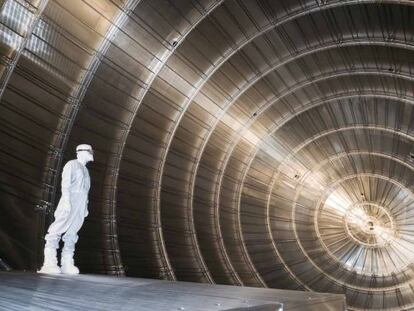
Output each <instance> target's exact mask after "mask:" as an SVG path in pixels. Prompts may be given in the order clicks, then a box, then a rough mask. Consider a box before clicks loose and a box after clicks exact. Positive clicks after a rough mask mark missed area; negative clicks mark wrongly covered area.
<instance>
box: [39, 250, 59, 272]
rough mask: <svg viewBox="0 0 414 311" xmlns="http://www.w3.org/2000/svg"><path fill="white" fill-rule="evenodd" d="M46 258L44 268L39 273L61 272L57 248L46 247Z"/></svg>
mask: <svg viewBox="0 0 414 311" xmlns="http://www.w3.org/2000/svg"><path fill="white" fill-rule="evenodd" d="M44 253H45V260H44V262H43V266H42V268H41V269H40V270H39V271H37V272H38V273H46V274H60V273H61V270H60V268H59V266H58V264H57V257H56V250H55V249H51V248H45V251H44Z"/></svg>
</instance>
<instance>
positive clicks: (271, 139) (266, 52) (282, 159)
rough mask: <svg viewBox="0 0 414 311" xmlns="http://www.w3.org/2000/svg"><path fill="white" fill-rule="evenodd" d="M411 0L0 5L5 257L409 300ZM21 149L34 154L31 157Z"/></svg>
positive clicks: (413, 170) (377, 301)
mask: <svg viewBox="0 0 414 311" xmlns="http://www.w3.org/2000/svg"><path fill="white" fill-rule="evenodd" d="M413 20H414V6H413V2H412V1H393V0H389V1H374V0H366V1H364V0H361V1H354V0H350V1H342V0H341V1H340V0H328V1H319V0H302V1H299V0H292V1H290V0H289V1H287V0H286V1H285V0H280V1H273V0H252V1H250V0H242V1H236V0H224V1H219V0H197V1H196V0H194V1H193V0H182V1H181V0H180V1H173V0H167V1H165V0H71V1H64V0H49V1H41V0H3V1H0V99H1V103H0V163H1V164H0V184H1V187H0V200H1V201H0V206H1V207H0V209H1V213H2V217H0V260H2V262H3V261H4V262H5V263H7V266H11V267H12V268H14V269H16V270H20V269H30V270H35V269H37V268H38V267H39V266H40V263H41V262H42V252H41V250H42V249H43V236H44V230H45V229H46V227H47V225H48V223H50V221H51V217H52V214H53V211H54V209H55V207H56V204H57V202H56V201H57V200H56V198H58V197H59V191H60V190H59V187H58V185H59V181H60V180H59V178H60V173H61V169H62V163H64V162H65V161H67V160H68V159H71V158H72V157H73V156H74V154H73V153H72V152H71V150H73V149H74V147H75V146H76V145H78V144H79V143H82V142H83V141H88V142H90V144H91V145H93V146H94V151H95V153H94V157H95V162H94V163H93V165H91V166H90V167H89V170H90V174H91V180H92V181H93V183H92V188H91V192H90V198H89V202H90V214H89V216H88V218H87V220H86V222H85V225H84V227H83V229H82V231H81V232H80V241H79V252H78V254H77V258H76V262H77V263H78V264H79V266H80V269H81V271H85V272H89V273H104V274H111V275H127V276H138V277H148V278H158V279H166V280H179V281H191V282H204V283H218V284H226V285H244V286H256V287H269V288H283V289H300V290H309V291H318V292H330V293H343V294H345V295H346V297H347V304H348V308H349V310H367V309H368V310H407V309H410V308H413V307H414V287H413V286H412V284H413V281H414V251H413V250H412V249H413V243H414V239H413V236H414V225H413V217H414V193H413V190H414V188H413V182H414V149H413V147H412V145H413V141H414V134H413V133H414V109H413V103H414V93H413V88H412V84H413V71H414V69H413V66H414V64H413V61H412V60H413V59H414V58H413V56H414V48H413V47H414V45H413V42H414V41H413V40H414V30H413V29H414V27H413V22H412V21H413ZM28 155H30V156H28Z"/></svg>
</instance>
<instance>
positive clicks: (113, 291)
mask: <svg viewBox="0 0 414 311" xmlns="http://www.w3.org/2000/svg"><path fill="white" fill-rule="evenodd" d="M0 310H2V311H3V310H7V311H22V310H31V311H32V310H36V311H37V310H71V311H77V310H99V311H102V310H115V311H130V310H134V311H135V310H148V311H149V310H151V311H161V310H162V311H164V310H183V311H187V310H188V311H190V310H200V311H204V310H262V311H282V310H304V311H305V310H309V311H310V310H315V311H316V310H318V311H325V310H335V311H337V310H338V311H339V310H346V308H345V297H344V296H343V295H333V294H320V293H310V292H299V291H287V290H277V289H266V288H253V287H238V286H226V285H211V284H199V283H189V282H169V281H161V280H151V279H140V278H130V277H114V276H104V275H88V274H81V275H76V276H67V275H56V276H52V275H45V274H36V273H28V272H0Z"/></svg>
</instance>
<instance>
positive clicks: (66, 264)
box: [61, 250, 79, 274]
mask: <svg viewBox="0 0 414 311" xmlns="http://www.w3.org/2000/svg"><path fill="white" fill-rule="evenodd" d="M61 264H62V268H61V270H62V273H64V274H79V269H78V267H76V266H75V264H74V262H73V251H69V252H68V251H65V250H63V251H62V260H61Z"/></svg>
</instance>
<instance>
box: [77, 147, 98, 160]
mask: <svg viewBox="0 0 414 311" xmlns="http://www.w3.org/2000/svg"><path fill="white" fill-rule="evenodd" d="M78 157H81V158H82V159H84V160H85V161H86V162H93V160H94V158H93V150H83V151H78Z"/></svg>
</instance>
